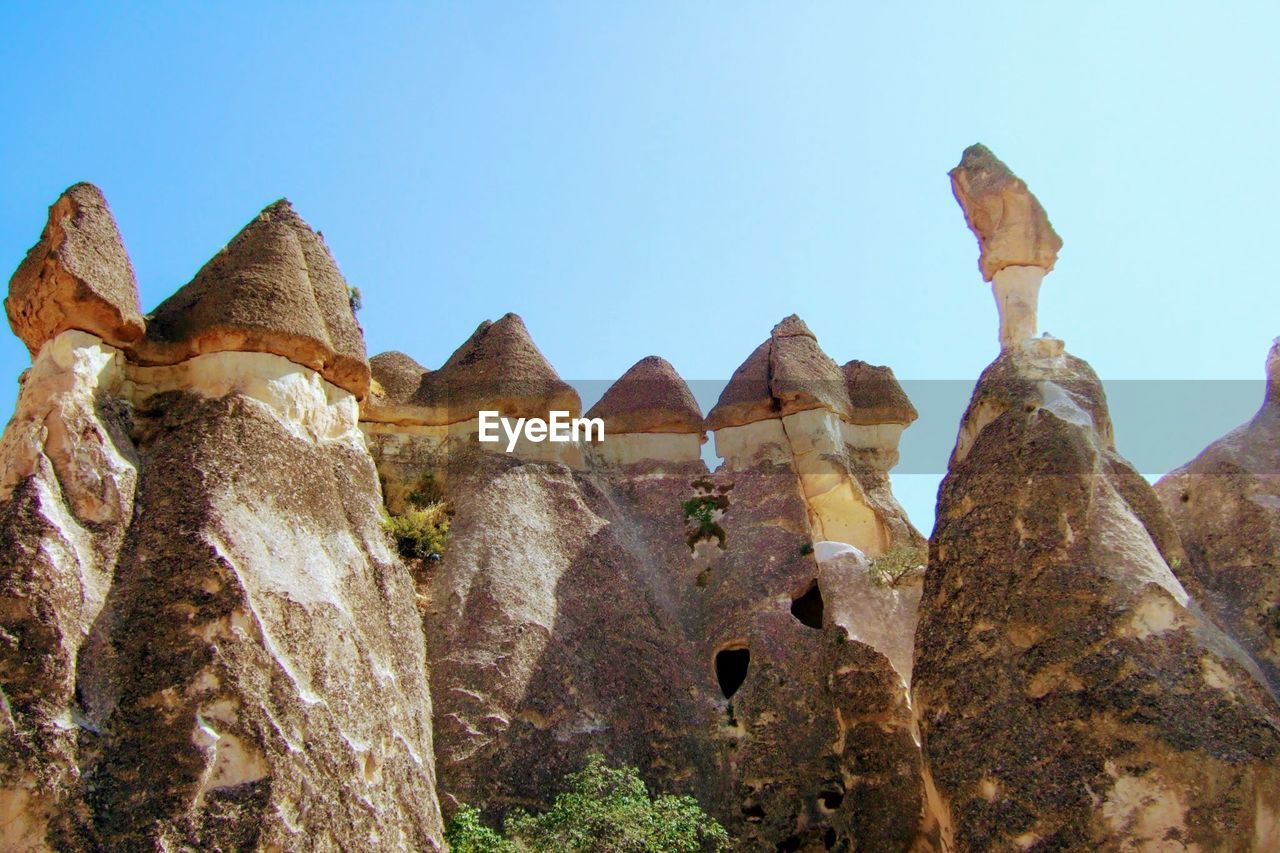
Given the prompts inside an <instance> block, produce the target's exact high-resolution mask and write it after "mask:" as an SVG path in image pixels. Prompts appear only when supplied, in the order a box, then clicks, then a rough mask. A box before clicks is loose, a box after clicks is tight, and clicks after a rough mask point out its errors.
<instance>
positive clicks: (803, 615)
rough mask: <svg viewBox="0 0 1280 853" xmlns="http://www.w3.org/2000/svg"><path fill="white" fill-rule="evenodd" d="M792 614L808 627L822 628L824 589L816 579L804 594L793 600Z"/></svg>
mask: <svg viewBox="0 0 1280 853" xmlns="http://www.w3.org/2000/svg"><path fill="white" fill-rule="evenodd" d="M791 615H792V616H794V617H796V619H798V620H800V624H801V625H804V626H805V627H808V628H817V629H819V630H821V629H822V590H820V589H818V582H817V581H814V582H813V583H812V584H810V585H809V588H808V589H807V590H805V592H804V595H802V596H800V597H799V598H796V599H792V601H791Z"/></svg>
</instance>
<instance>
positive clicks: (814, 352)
mask: <svg viewBox="0 0 1280 853" xmlns="http://www.w3.org/2000/svg"><path fill="white" fill-rule="evenodd" d="M855 399H856V400H857V401H858V403H857V405H856V406H855V404H854V400H855ZM915 418H916V412H915V409H914V408H913V407H912V406H911V403H910V401H909V400H907V399H906V395H905V394H904V393H903V392H902V389H901V387H900V386H899V385H898V383H897V380H896V379H894V377H893V372H892V371H891V370H889V369H888V368H882V367H873V366H872V365H867V364H866V363H865V362H850V363H849V364H847V365H845V367H844V368H841V367H840V366H838V365H837V364H836V363H835V362H834V361H832V360H831V358H830V357H829V356H828V355H827V354H826V353H824V352H823V351H822V349H821V348H820V347H819V346H818V342H817V339H816V337H815V336H814V334H813V333H812V332H811V331H809V328H808V327H807V326H806V325H805V324H804V322H803V321H802V320H800V318H799V317H795V316H791V317H788V318H786V319H784V320H783V321H782V322H781V323H779V324H778V325H777V326H775V327H774V329H773V333H772V334H771V335H770V337H769V340H767V341H765V342H764V343H763V344H761V345H760V346H759V347H757V348H756V350H755V351H754V352H752V354H751V355H750V356H749V357H748V358H747V360H746V361H745V362H743V363H742V365H741V366H740V367H739V368H738V369H737V370H736V371H735V372H734V374H733V376H732V377H731V378H730V380H729V383H728V384H727V385H726V386H725V389H724V391H723V393H722V394H721V395H720V399H719V401H718V402H717V403H716V405H715V407H714V408H713V409H712V410H711V412H710V414H708V416H707V427H708V428H709V429H712V430H714V431H715V440H716V451H717V453H718V454H719V455H720V456H722V457H723V458H724V459H725V462H726V466H727V467H728V468H730V469H735V468H742V467H751V466H753V465H755V464H757V463H758V462H759V461H761V460H764V459H768V460H771V461H773V462H775V463H781V464H785V465H788V466H792V467H794V469H795V472H796V474H797V475H798V477H799V480H800V486H801V490H802V492H803V494H804V498H805V501H806V506H807V509H808V514H809V522H810V526H811V527H812V528H813V530H814V534H815V538H816V539H819V540H831V541H837V542H845V543H848V544H850V545H853V546H854V547H856V548H858V549H859V550H860V551H862V552H863V553H864V554H867V555H869V556H872V557H874V556H876V555H878V554H881V553H882V552H884V551H886V550H888V549H889V547H890V546H891V545H892V544H893V543H895V542H920V541H921V537H920V534H919V533H917V532H916V531H915V529H914V528H913V527H911V525H910V523H909V522H907V521H906V514H905V513H904V512H903V511H902V509H901V507H900V506H898V503H897V501H895V500H894V499H893V496H892V492H891V490H890V488H889V481H888V471H889V469H890V468H892V467H893V465H895V464H896V463H897V461H898V454H897V448H898V439H899V437H900V436H901V434H902V430H903V429H905V428H906V427H907V426H908V425H909V424H910V423H911V422H912V421H914V420H915Z"/></svg>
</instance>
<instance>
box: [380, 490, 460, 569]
mask: <svg viewBox="0 0 1280 853" xmlns="http://www.w3.org/2000/svg"><path fill="white" fill-rule="evenodd" d="M382 527H383V529H384V530H386V531H387V532H388V533H390V534H391V538H392V539H393V540H394V541H395V543H396V550H397V551H399V552H400V556H401V557H404V558H405V559H409V560H427V559H435V560H438V559H440V556H441V555H442V554H444V548H445V545H446V543H447V542H448V540H449V508H448V506H447V505H446V504H445V502H444V501H436V502H435V503H431V504H427V505H426V506H410V507H409V508H408V509H406V510H405V511H404V513H403V514H402V515H384V516H383V518H382Z"/></svg>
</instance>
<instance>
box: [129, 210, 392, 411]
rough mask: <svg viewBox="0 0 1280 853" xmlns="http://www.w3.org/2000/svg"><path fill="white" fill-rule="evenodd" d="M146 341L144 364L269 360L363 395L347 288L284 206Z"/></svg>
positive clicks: (159, 314) (207, 268)
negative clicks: (210, 358) (208, 356)
mask: <svg viewBox="0 0 1280 853" xmlns="http://www.w3.org/2000/svg"><path fill="white" fill-rule="evenodd" d="M147 334H148V344H149V346H148V347H147V350H146V352H145V353H144V355H145V358H146V359H149V360H151V361H153V362H156V363H168V362H172V361H179V360H182V359H185V358H190V357H192V356H194V355H199V354H202V353H208V352H220V351H226V350H234V351H246V352H269V353H274V354H276V355H280V356H283V357H285V358H288V359H289V360H291V361H294V362H296V363H298V364H301V365H304V366H306V367H310V368H312V369H314V370H317V371H319V372H320V373H321V374H322V375H323V376H324V378H325V379H327V380H328V381H330V382H332V383H333V384H335V385H338V386H339V387H341V388H345V389H346V390H348V391H350V392H352V393H353V394H356V395H357V396H363V395H364V394H365V392H366V391H367V390H368V387H369V365H368V362H367V361H366V360H365V348H364V336H363V335H362V334H361V332H360V327H359V326H358V325H357V324H356V320H355V315H354V313H353V311H352V308H351V295H350V288H349V287H348V286H347V282H346V279H344V278H343V277H342V273H341V272H340V271H339V270H338V265H337V264H336V263H335V262H334V260H333V256H332V255H330V254H329V250H328V248H327V247H326V246H325V245H324V242H323V241H322V240H321V239H320V238H319V236H318V235H317V234H316V233H315V232H314V231H313V230H312V229H311V227H310V226H309V225H307V223H306V222H305V221H303V219H302V217H300V216H298V215H297V213H295V212H294V210H293V207H292V206H291V205H290V204H289V202H288V201H286V200H284V199H281V200H280V201H277V202H274V203H273V204H270V205H268V206H267V207H266V208H264V209H263V211H262V212H261V213H259V214H258V215H257V216H256V217H254V219H253V220H252V221H251V222H249V224H247V225H246V226H245V227H244V228H243V229H241V231H240V233H239V234H237V235H236V236H235V237H233V238H232V239H231V242H229V243H228V244H227V245H226V247H225V248H224V249H223V250H222V251H221V252H219V253H218V254H217V255H215V256H214V257H213V259H212V260H210V261H209V262H208V263H207V264H205V265H204V267H203V268H202V269H201V270H200V272H198V273H196V277H195V278H194V279H192V280H191V282H190V283H188V284H187V285H185V286H184V287H182V288H181V289H180V290H178V292H177V293H175V294H174V295H173V296H171V297H169V298H168V299H167V300H165V301H164V302H163V303H161V305H160V306H159V307H158V308H156V310H155V312H154V313H153V314H152V316H151V322H150V325H149V327H148V333H147Z"/></svg>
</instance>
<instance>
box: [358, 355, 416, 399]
mask: <svg viewBox="0 0 1280 853" xmlns="http://www.w3.org/2000/svg"><path fill="white" fill-rule="evenodd" d="M369 372H370V374H371V375H372V379H373V381H372V392H373V396H374V397H376V398H379V401H380V402H383V403H392V404H403V403H407V402H408V401H409V400H411V399H412V398H413V395H414V394H416V393H418V389H419V388H420V387H421V385H422V380H423V378H424V377H425V376H426V375H427V374H428V373H430V372H431V371H429V370H427V369H426V368H425V367H423V366H422V365H421V364H418V362H416V361H414V360H413V359H412V358H410V357H409V356H407V355H405V354H404V353H402V352H396V351H394V350H393V351H391V352H384V353H379V354H378V355H375V356H374V357H373V358H371V359H369Z"/></svg>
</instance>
